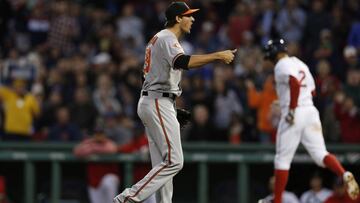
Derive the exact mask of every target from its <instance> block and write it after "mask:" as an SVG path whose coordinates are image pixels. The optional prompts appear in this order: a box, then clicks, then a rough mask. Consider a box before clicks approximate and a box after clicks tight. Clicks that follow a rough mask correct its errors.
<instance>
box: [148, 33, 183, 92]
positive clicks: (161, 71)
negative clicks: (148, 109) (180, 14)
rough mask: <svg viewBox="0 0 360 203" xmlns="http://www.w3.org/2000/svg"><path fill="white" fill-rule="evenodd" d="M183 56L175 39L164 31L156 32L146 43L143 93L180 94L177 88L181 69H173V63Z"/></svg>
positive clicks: (171, 34)
mask: <svg viewBox="0 0 360 203" xmlns="http://www.w3.org/2000/svg"><path fill="white" fill-rule="evenodd" d="M183 54H184V50H183V48H182V47H181V45H180V43H179V41H178V39H177V37H176V36H175V34H174V33H172V32H171V31H169V30H167V29H164V30H161V31H160V32H158V33H157V34H156V35H155V36H154V37H153V38H152V39H151V40H150V42H149V43H148V45H147V47H146V52H145V62H144V78H145V81H144V84H143V87H142V89H143V90H144V91H156V92H166V93H173V94H175V95H177V96H180V94H181V88H180V86H179V83H180V80H181V73H182V70H181V69H175V68H174V62H175V60H176V59H177V57H179V56H180V55H183Z"/></svg>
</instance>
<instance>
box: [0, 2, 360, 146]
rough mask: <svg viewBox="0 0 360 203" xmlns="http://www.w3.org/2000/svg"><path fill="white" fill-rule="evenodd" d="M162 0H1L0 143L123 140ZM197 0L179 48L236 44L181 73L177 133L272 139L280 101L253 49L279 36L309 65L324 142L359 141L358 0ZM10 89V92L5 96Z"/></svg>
mask: <svg viewBox="0 0 360 203" xmlns="http://www.w3.org/2000/svg"><path fill="white" fill-rule="evenodd" d="M168 3H169V2H167V1H115V0H105V1H96V0H91V1H85V0H83V1H82V0H78V1H66V0H59V1H55V0H53V1H52V0H31V1H25V0H16V1H8V0H1V1H0V4H1V5H0V8H1V12H0V15H1V23H0V39H1V46H0V48H1V53H0V57H1V58H0V65H1V84H2V86H1V89H0V96H1V100H2V102H3V104H4V105H3V110H2V111H3V114H2V118H3V119H2V122H1V124H2V133H1V134H2V139H3V140H38V141H41V140H50V141H65V142H66V141H79V140H82V139H83V138H85V137H88V136H89V135H91V133H92V132H93V131H94V130H96V129H98V128H103V129H106V130H107V131H109V135H112V136H117V138H116V139H125V140H126V139H129V137H130V139H131V137H132V136H134V134H135V135H136V134H138V133H139V132H138V131H139V130H136V129H139V128H140V129H141V128H142V124H141V123H140V122H139V119H138V118H137V114H136V105H137V101H138V98H139V93H140V89H141V83H142V79H141V78H142V65H143V58H144V47H145V45H146V42H147V41H148V40H149V39H150V38H151V37H152V36H153V35H154V33H156V32H157V31H158V30H160V29H162V28H163V26H164V22H165V17H164V13H163V11H164V10H165V9H166V6H167V5H168ZM188 3H189V4H191V5H192V7H197V8H200V9H201V12H199V13H198V14H196V16H195V19H196V21H195V23H194V25H193V28H192V34H191V35H189V36H186V37H185V38H184V39H183V40H182V42H181V43H182V46H183V47H184V49H185V52H186V53H189V54H196V53H207V52H212V51H216V50H220V49H223V48H237V49H238V52H237V54H236V60H235V62H234V63H233V64H230V65H223V64H220V63H214V64H212V65H208V67H206V68H204V69H201V70H195V71H188V72H184V74H183V80H182V88H183V95H182V97H180V98H178V101H177V105H178V106H181V107H185V108H187V109H191V110H192V111H193V118H194V119H193V123H192V125H191V126H189V127H188V128H187V129H186V130H184V133H183V134H184V140H186V141H224V142H231V143H235V144H237V143H240V142H271V141H274V139H275V136H274V135H275V126H276V124H277V120H278V115H277V114H278V110H277V109H276V108H275V107H274V105H272V103H273V101H275V100H276V94H275V92H274V87H273V77H272V69H271V67H269V65H268V64H266V63H263V60H262V53H261V47H262V45H264V43H265V42H266V41H267V40H268V39H270V38H274V37H281V38H284V39H285V40H286V41H287V43H288V46H289V53H290V54H291V55H295V56H298V57H300V58H302V59H304V60H305V61H306V62H307V63H308V64H309V67H310V69H311V71H312V72H313V74H315V78H316V83H317V95H316V97H315V98H314V101H315V104H316V106H317V107H318V108H319V110H320V112H321V118H322V121H323V125H324V126H323V128H324V129H323V130H324V132H325V133H324V134H325V136H326V139H327V141H332V142H345V143H354V142H357V143H359V142H360V117H359V112H358V107H359V105H360V88H359V86H360V73H359V71H360V65H359V59H360V56H359V54H358V53H359V52H360V18H359V15H360V11H359V8H360V3H359V1H357V0H348V1H345V0H332V1H330V0H329V1H326V0H314V1H298V0H287V1H284V0H278V1H275V0H259V1H246V0H243V1H190V2H188ZM14 98H15V99H14Z"/></svg>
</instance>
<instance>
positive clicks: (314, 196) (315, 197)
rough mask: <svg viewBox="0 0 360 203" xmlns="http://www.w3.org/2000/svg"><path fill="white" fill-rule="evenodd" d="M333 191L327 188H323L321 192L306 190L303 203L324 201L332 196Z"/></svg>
mask: <svg viewBox="0 0 360 203" xmlns="http://www.w3.org/2000/svg"><path fill="white" fill-rule="evenodd" d="M331 194H332V191H331V190H329V189H326V188H323V189H321V190H320V191H319V192H314V191H312V190H308V191H306V192H305V193H304V194H302V195H301V198H300V202H301V203H323V202H325V200H327V198H329V197H330V195H331Z"/></svg>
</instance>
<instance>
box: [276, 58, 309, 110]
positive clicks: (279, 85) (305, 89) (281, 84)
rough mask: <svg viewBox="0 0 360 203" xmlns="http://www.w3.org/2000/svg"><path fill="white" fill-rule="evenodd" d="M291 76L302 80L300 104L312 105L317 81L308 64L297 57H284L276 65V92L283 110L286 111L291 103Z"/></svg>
mask: <svg viewBox="0 0 360 203" xmlns="http://www.w3.org/2000/svg"><path fill="white" fill-rule="evenodd" d="M289 76H293V77H295V78H296V79H297V80H298V81H299V82H300V85H301V87H300V93H299V98H298V106H311V105H313V101H312V93H311V92H312V91H313V90H315V81H314V78H313V76H312V75H311V73H310V71H309V68H308V66H307V65H306V64H305V63H303V62H302V61H300V60H299V59H298V58H296V57H284V58H282V59H280V60H279V61H278V62H277V63H276V65H275V82H276V93H277V95H278V98H279V103H280V107H281V111H282V112H284V111H285V112H286V111H287V110H288V109H289V105H290V84H289Z"/></svg>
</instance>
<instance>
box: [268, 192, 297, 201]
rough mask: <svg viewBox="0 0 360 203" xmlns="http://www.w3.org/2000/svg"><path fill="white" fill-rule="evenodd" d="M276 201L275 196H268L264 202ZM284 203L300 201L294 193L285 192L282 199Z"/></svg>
mask: <svg viewBox="0 0 360 203" xmlns="http://www.w3.org/2000/svg"><path fill="white" fill-rule="evenodd" d="M273 199H274V194H271V195H268V196H267V197H265V199H264V200H266V201H268V202H271V201H272V200H273ZM281 201H282V203H299V202H300V201H299V199H298V198H297V196H296V195H295V194H294V193H293V192H289V191H286V190H285V191H284V192H283V194H282V198H281Z"/></svg>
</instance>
